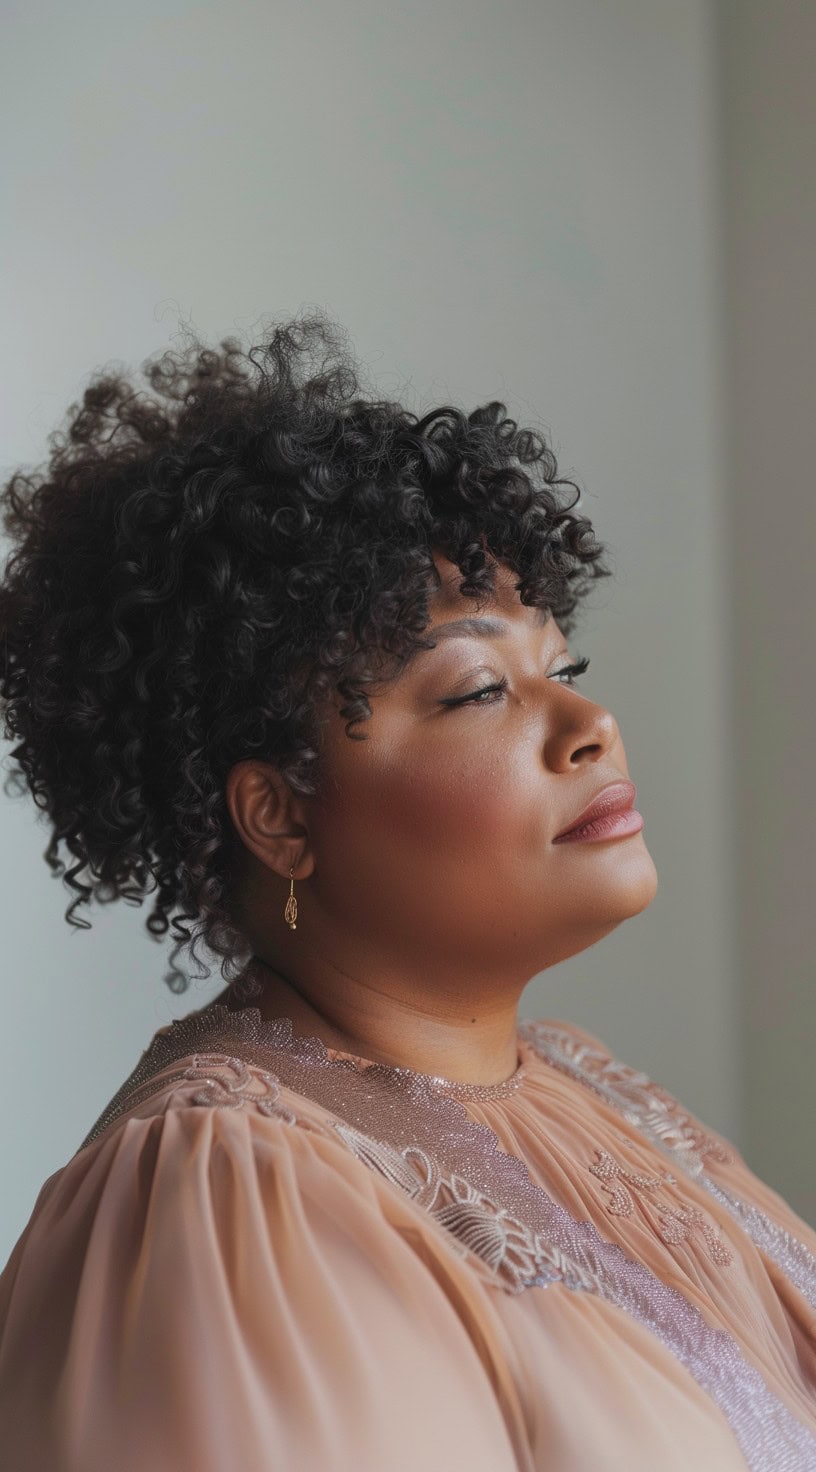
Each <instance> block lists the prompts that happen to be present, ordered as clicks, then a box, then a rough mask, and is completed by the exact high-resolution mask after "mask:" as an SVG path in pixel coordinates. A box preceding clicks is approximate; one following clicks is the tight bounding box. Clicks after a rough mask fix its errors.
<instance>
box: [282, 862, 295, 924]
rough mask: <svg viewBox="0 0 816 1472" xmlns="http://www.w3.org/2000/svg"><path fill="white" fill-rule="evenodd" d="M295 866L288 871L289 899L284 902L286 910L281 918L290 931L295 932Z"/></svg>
mask: <svg viewBox="0 0 816 1472" xmlns="http://www.w3.org/2000/svg"><path fill="white" fill-rule="evenodd" d="M294 874H295V866H294V864H293V865H292V867H291V869H290V870H289V898H288V900H287V901H286V909H285V910H284V912H283V918H284V920H285V921H286V924H287V925H288V926H289V929H290V930H297V900H296V899H295V879H294Z"/></svg>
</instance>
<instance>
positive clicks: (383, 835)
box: [216, 553, 657, 1084]
mask: <svg viewBox="0 0 816 1472" xmlns="http://www.w3.org/2000/svg"><path fill="white" fill-rule="evenodd" d="M434 562H435V564H436V567H437V571H438V573H439V575H440V579H441V584H440V587H439V588H438V589H437V590H435V591H434V593H433V595H432V600H431V615H432V621H431V629H430V630H429V631H428V632H429V633H430V634H431V636H432V637H435V635H434V632H433V631H435V630H436V629H437V628H438V627H439V626H441V625H442V624H444V623H446V622H448V621H452V620H457V619H461V618H474V617H480V616H481V617H488V616H490V617H494V618H496V617H498V618H502V619H504V620H506V621H507V624H508V630H507V632H506V633H504V634H502V635H497V634H494V635H492V636H491V637H489V638H477V637H474V636H473V635H470V636H468V637H463V638H460V637H457V638H452V637H448V638H445V637H442V638H440V639H439V640H438V642H437V645H436V648H434V649H432V650H427V651H425V650H423V651H421V652H420V653H418V654H417V655H415V656H414V658H413V660H412V661H411V662H410V663H409V664H408V666H407V668H406V669H405V670H404V671H403V672H402V674H401V675H400V676H399V677H398V678H397V679H396V680H393V681H391V682H390V684H388V685H387V686H383V687H381V688H380V689H379V690H378V691H377V692H376V693H371V694H370V700H371V706H372V716H371V719H370V720H368V721H366V722H364V723H363V724H362V726H361V727H360V728H359V729H361V730H365V732H366V734H367V739H366V740H364V741H357V740H351V739H349V738H348V737H347V736H346V734H345V730H344V722H343V719H342V717H341V716H340V715H339V711H338V709H337V708H336V707H335V708H334V709H333V710H331V711H330V712H328V713H327V715H326V719H325V725H324V728H323V742H324V753H325V757H324V772H325V774H326V780H325V781H324V782H323V784H322V785H321V789H320V792H319V793H318V794H317V795H316V796H314V797H310V798H303V797H300V796H298V795H296V794H294V793H292V792H291V791H290V789H289V788H288V787H287V785H286V784H285V783H284V782H283V781H282V779H281V778H280V776H279V774H278V773H277V771H276V770H275V768H274V767H273V766H271V765H269V764H265V763H261V762H257V761H248V762H241V763H238V764H237V765H236V766H235V767H233V768H232V770H231V771H230V773H229V777H228V780H227V789H226V795H227V802H228V806H229V811H230V815H231V818H232V821H233V823H234V824H235V827H236V829H237V831H238V833H239V835H240V837H241V840H242V842H243V844H244V846H245V848H246V858H247V870H246V878H245V882H244V886H243V889H242V904H243V908H244V911H245V914H246V917H247V932H248V935H249V938H250V941H251V943H252V946H253V950H254V952H255V957H256V960H255V962H254V963H253V974H255V975H257V977H258V978H259V980H260V981H261V983H262V985H263V993H262V996H261V998H259V999H258V1001H257V1004H256V1005H257V1006H258V1007H259V1009H260V1011H261V1014H262V1016H263V1017H264V1018H268V1019H272V1018H275V1017H281V1016H286V1017H290V1018H291V1019H292V1023H293V1026H294V1030H295V1032H296V1033H297V1034H301V1035H314V1036H317V1037H319V1038H321V1039H322V1040H323V1042H324V1043H326V1044H327V1045H328V1046H329V1047H332V1048H336V1049H340V1050H343V1051H346V1052H349V1053H353V1054H355V1055H357V1056H358V1057H362V1058H366V1059H372V1060H374V1061H376V1062H383V1063H388V1064H397V1065H400V1066H403V1067H408V1068H412V1069H416V1070H418V1071H420V1072H422V1073H430V1074H437V1075H442V1076H444V1077H445V1078H449V1079H455V1080H457V1081H459V1082H465V1083H481V1084H495V1083H498V1082H500V1081H501V1080H503V1079H506V1078H508V1077H509V1076H510V1075H511V1074H512V1073H513V1072H514V1071H515V1069H516V1066H517V1062H518V1052H517V1046H516V1028H517V1025H518V1015H517V1013H518V1003H519V999H520V997H521V994H522V992H523V991H524V988H525V987H526V985H527V983H528V981H529V980H530V979H531V977H532V976H534V975H536V974H538V973H539V972H541V971H543V970H544V969H546V968H547V967H548V966H554V965H556V964H557V963H558V962H559V961H563V960H565V959H566V958H567V957H568V956H573V955H576V954H577V953H578V952H580V951H583V950H585V949H586V948H587V947H588V946H591V945H594V944H595V943H596V942H597V941H599V940H601V938H602V937H603V936H605V935H607V934H608V933H609V932H610V931H611V930H614V929H615V928H616V926H618V925H620V924H621V922H622V921H623V920H626V919H627V918H629V917H630V916H632V915H637V914H639V913H640V912H641V911H642V910H644V909H645V908H646V906H647V905H648V904H650V902H651V901H652V899H653V898H654V896H655V894H656V892H657V872H656V869H655V866H654V863H653V861H652V858H651V856H650V854H649V852H648V849H647V848H646V844H645V842H644V838H643V832H642V831H641V832H640V833H636V834H633V835H632V836H630V837H627V838H618V839H609V840H605V841H601V842H595V843H586V844H575V843H573V844H556V845H553V843H552V840H553V838H554V836H555V835H556V834H557V833H559V832H561V831H562V830H563V829H564V828H565V827H568V826H569V825H570V824H571V823H572V822H574V820H575V818H576V817H577V815H578V814H579V813H580V812H581V811H582V810H583V809H584V808H585V807H586V806H587V804H588V803H589V802H590V801H591V800H592V798H593V797H594V795H595V794H596V792H597V791H598V789H599V788H601V787H603V786H606V785H607V784H608V783H609V782H612V781H615V780H617V779H619V778H627V777H629V772H628V769H627V765H626V755H625V752H624V748H623V742H622V740H621V735H620V732H619V730H618V726H617V722H616V721H615V718H614V716H613V715H612V714H611V713H610V712H609V711H608V710H607V709H606V708H605V707H604V706H602V705H598V704H597V703H596V702H594V701H592V700H591V699H590V698H589V697H588V696H587V695H586V694H583V693H582V692H581V690H580V688H579V684H578V683H576V684H573V685H570V684H569V683H568V677H563V678H561V679H559V678H558V672H559V671H561V670H563V669H564V668H565V667H566V666H567V665H568V664H570V663H572V660H573V655H572V653H571V651H570V650H569V648H568V645H567V642H566V640H565V639H564V636H563V635H562V633H561V631H560V629H559V628H558V625H557V623H556V622H555V620H554V619H552V618H550V619H549V620H548V621H547V622H546V623H544V622H543V615H542V614H541V613H540V611H539V610H538V609H536V608H530V607H525V605H524V604H522V603H521V601H520V599H519V596H518V593H517V591H516V589H515V587H514V575H513V573H512V571H511V570H510V569H509V568H508V567H507V566H505V565H502V564H499V566H498V570H497V586H496V596H495V598H494V599H491V600H489V601H488V602H483V603H482V602H480V603H478V604H476V603H475V602H474V600H473V599H472V598H465V597H463V596H462V595H461V594H460V593H459V592H458V586H457V585H458V583H459V581H460V579H461V574H460V572H459V569H458V568H457V567H456V566H455V565H454V564H453V563H451V562H449V561H448V560H447V559H446V558H445V557H444V556H443V555H442V554H441V553H435V554H434ZM502 677H505V678H506V679H507V681H508V688H507V690H506V691H505V692H504V693H500V692H497V691H491V692H490V693H488V694H485V695H484V696H481V697H479V699H478V700H476V701H475V702H470V703H468V704H465V705H461V706H458V707H445V706H443V705H440V704H439V700H440V699H443V698H448V697H456V696H460V695H466V694H469V693H471V692H474V691H476V690H478V689H480V688H482V687H484V686H486V685H490V684H492V683H493V682H495V681H497V680H500V679H502ZM579 680H580V677H579ZM292 865H293V866H294V880H295V895H296V897H297V900H298V919H297V929H296V930H290V928H289V927H288V926H287V924H286V922H285V920H284V917H283V911H284V905H285V903H286V898H287V895H288V893H289V869H290V866H292ZM216 1000H218V1001H222V1002H225V1003H226V1004H227V1005H240V1004H237V1003H235V1002H234V1001H233V1002H232V1003H231V1002H230V998H229V996H228V994H227V993H226V992H225V993H222V994H221V996H220V997H218V998H217V999H216Z"/></svg>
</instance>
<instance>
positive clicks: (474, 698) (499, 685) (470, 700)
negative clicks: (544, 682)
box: [440, 657, 589, 706]
mask: <svg viewBox="0 0 816 1472" xmlns="http://www.w3.org/2000/svg"><path fill="white" fill-rule="evenodd" d="M588 667H589V660H588V659H587V658H586V657H585V658H583V659H579V660H577V661H576V663H575V664H565V665H564V668H563V669H561V670H556V673H555V675H548V677H547V678H548V679H550V680H553V679H555V678H556V676H557V675H569V676H570V678H569V680H568V681H567V688H569V687H570V686H571V685H574V684H575V679H576V676H578V675H582V674H583V673H584V671H585V670H586V669H588ZM506 689H507V677H506V676H505V677H504V678H503V679H501V680H497V681H496V683H495V684H493V685H483V686H482V688H481V690H472V691H471V693H470V695H460V696H457V697H456V699H455V700H443V701H441V702H440V704H442V705H448V706H450V705H467V704H470V705H492V704H493V701H492V700H479V698H478V697H479V696H480V695H487V694H488V693H489V692H490V691H491V690H497V691H498V692H499V694H503V693H504V691H505V690H506Z"/></svg>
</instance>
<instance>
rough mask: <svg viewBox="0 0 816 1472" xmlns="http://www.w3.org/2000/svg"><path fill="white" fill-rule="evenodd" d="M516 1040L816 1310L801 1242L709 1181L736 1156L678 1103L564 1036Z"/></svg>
mask: <svg viewBox="0 0 816 1472" xmlns="http://www.w3.org/2000/svg"><path fill="white" fill-rule="evenodd" d="M519 1034H520V1036H521V1037H522V1038H523V1039H524V1040H525V1041H526V1042H528V1043H529V1044H530V1046H531V1047H532V1048H533V1050H534V1051H535V1053H536V1054H537V1055H538V1057H539V1058H542V1059H543V1060H544V1061H545V1062H547V1063H549V1064H551V1065H552V1067H553V1068H557V1069H559V1070H561V1072H563V1073H567V1074H569V1076H570V1077H571V1078H574V1079H577V1080H578V1082H579V1083H582V1084H585V1085H586V1086H587V1087H588V1088H591V1089H593V1090H594V1091H595V1093H597V1094H599V1095H600V1096H601V1098H603V1099H605V1100H606V1101H607V1103H609V1104H612V1105H613V1106H614V1107H615V1108H616V1109H618V1110H619V1111H620V1113H621V1114H622V1115H623V1116H624V1118H625V1119H626V1120H627V1121H628V1122H629V1124H631V1125H634V1127H635V1128H636V1129H638V1130H640V1131H641V1133H642V1134H644V1135H645V1136H646V1137H647V1138H648V1139H649V1140H651V1141H652V1143H653V1144H655V1145H657V1147H658V1149H660V1150H662V1151H663V1153H664V1154H666V1155H668V1156H669V1157H670V1159H672V1160H674V1161H676V1163H677V1164H678V1165H680V1166H681V1167H682V1169H683V1170H685V1171H686V1173H687V1174H688V1175H689V1176H691V1177H692V1178H693V1179H694V1180H696V1181H697V1182H698V1184H699V1185H701V1186H703V1187H704V1188H705V1190H706V1191H708V1192H709V1193H710V1194H711V1195H712V1196H713V1197H714V1198H715V1199H716V1200H717V1201H719V1202H720V1204H721V1205H722V1206H724V1207H725V1209H726V1211H728V1212H729V1213H730V1214H731V1216H732V1217H733V1218H734V1220H735V1221H736V1222H738V1223H739V1225H740V1227H742V1229H743V1231H745V1232H746V1233H747V1235H748V1236H749V1237H750V1238H751V1240H752V1242H753V1243H754V1245H755V1246H756V1247H758V1248H759V1249H760V1250H761V1251H762V1252H764V1253H765V1254H766V1255H767V1256H768V1257H770V1258H771V1259H772V1261H773V1262H775V1263H776V1265H777V1267H780V1268H781V1269H782V1271H783V1273H785V1274H786V1275H787V1277H788V1278H790V1280H791V1282H792V1283H793V1284H794V1286H795V1287H796V1288H798V1290H799V1292H800V1293H801V1294H802V1296H803V1298H805V1299H806V1300H807V1302H808V1303H809V1304H810V1305H811V1307H813V1308H816V1257H814V1255H813V1253H812V1252H811V1251H810V1249H809V1248H808V1247H807V1246H806V1245H805V1243H804V1242H801V1241H800V1240H799V1239H798V1238H797V1237H794V1236H793V1235H792V1234H791V1233H790V1232H788V1231H787V1229H786V1228H785V1227H782V1226H781V1225H780V1224H779V1223H778V1222H775V1221H773V1220H772V1219H771V1218H770V1217H769V1216H767V1214H766V1213H765V1212H763V1211H760V1209H759V1207H756V1206H754V1205H752V1204H751V1203H749V1202H747V1201H744V1200H742V1198H741V1197H739V1196H738V1195H736V1193H735V1192H733V1191H730V1190H729V1189H728V1188H727V1187H725V1186H722V1185H721V1184H720V1183H719V1182H717V1181H715V1180H713V1179H712V1177H711V1176H710V1175H708V1174H707V1172H706V1169H705V1165H706V1162H707V1160H716V1161H719V1162H720V1163H721V1164H724V1165H732V1164H733V1163H734V1160H735V1157H734V1154H733V1152H732V1151H730V1150H726V1149H725V1148H724V1147H723V1146H722V1145H721V1144H719V1143H718V1142H717V1141H716V1140H714V1139H713V1138H712V1136H711V1135H710V1134H708V1132H707V1131H706V1130H705V1129H704V1128H703V1126H702V1125H701V1124H700V1122H699V1121H698V1120H695V1119H693V1118H692V1116H691V1115H689V1114H687V1113H686V1112H685V1111H684V1109H683V1107H682V1105H681V1104H680V1102H679V1100H677V1099H675V1098H674V1097H673V1095H671V1094H669V1093H667V1091H666V1090H665V1089H662V1088H660V1086H659V1085H658V1084H656V1083H655V1082H654V1081H653V1080H652V1079H650V1078H649V1077H648V1075H647V1074H645V1073H640V1072H638V1071H637V1070H636V1069H634V1068H630V1067H629V1066H628V1065H627V1064H625V1063H621V1062H620V1060H619V1059H617V1058H614V1057H613V1056H612V1054H610V1053H608V1052H605V1051H604V1052H602V1051H599V1050H598V1049H597V1048H594V1047H591V1046H590V1045H589V1044H588V1043H585V1042H582V1041H581V1039H580V1038H577V1037H576V1036H575V1035H574V1034H573V1033H570V1032H567V1031H566V1029H564V1028H559V1027H555V1026H553V1025H552V1024H550V1023H546V1022H538V1021H530V1022H523V1023H521V1024H520V1027H519Z"/></svg>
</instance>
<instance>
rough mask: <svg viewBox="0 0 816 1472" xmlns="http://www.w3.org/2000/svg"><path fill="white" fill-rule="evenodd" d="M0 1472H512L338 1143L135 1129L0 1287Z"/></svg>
mask: <svg viewBox="0 0 816 1472" xmlns="http://www.w3.org/2000/svg"><path fill="white" fill-rule="evenodd" d="M0 1325H2V1329H1V1330H0V1446H2V1448H3V1458H2V1461H3V1467H4V1469H5V1472H45V1469H48V1472H111V1468H116V1472H236V1469H238V1468H246V1469H249V1472H266V1469H269V1472H273V1469H274V1472H290V1469H291V1472H327V1469H329V1468H331V1469H332V1472H346V1469H348V1472H351V1469H354V1472H361V1469H363V1472H367V1469H371V1472H374V1469H376V1472H408V1469H411V1472H416V1469H417V1468H431V1467H434V1468H435V1467H444V1466H448V1465H456V1466H459V1465H463V1466H467V1467H468V1469H469V1472H516V1469H517V1467H518V1462H517V1460H516V1458H515V1456H514V1454H513V1448H512V1446H511V1443H510V1440H509V1437H508V1431H507V1429H506V1422H505V1420H504V1418H503V1415H502V1412H501V1408H500V1404H499V1401H498V1399H497V1397H496V1395H495V1393H494V1387H493V1386H492V1385H491V1380H490V1375H489V1373H488V1370H487V1368H486V1366H485V1361H484V1358H483V1356H482V1355H481V1354H480V1353H479V1352H478V1350H477V1347H476V1346H475V1344H474V1340H473V1337H472V1335H471V1334H470V1333H469V1332H468V1329H467V1327H466V1326H465V1323H464V1322H463V1319H462V1317H461V1315H460V1314H459V1313H458V1312H457V1310H456V1308H455V1306H454V1304H453V1303H452V1301H451V1299H450V1297H449V1296H448V1294H446V1292H445V1291H443V1289H442V1287H441V1286H440V1284H439V1282H438V1281H437V1278H436V1277H435V1275H434V1272H433V1271H432V1270H429V1266H428V1264H427V1263H426V1262H424V1261H423V1258H422V1254H421V1253H418V1252H416V1251H415V1250H413V1249H412V1246H411V1245H410V1243H409V1242H408V1241H406V1238H405V1235H404V1234H401V1233H399V1232H396V1231H393V1230H391V1229H389V1227H388V1224H387V1222H385V1221H384V1219H383V1216H382V1211H381V1209H380V1206H379V1204H378V1200H377V1197H376V1194H375V1186H374V1183H373V1182H372V1181H371V1179H370V1175H369V1173H368V1172H366V1171H365V1169H364V1168H363V1167H361V1166H360V1165H359V1164H358V1163H357V1162H356V1161H354V1160H353V1158H351V1157H350V1155H349V1153H348V1152H347V1151H345V1150H344V1149H343V1148H342V1147H341V1146H340V1145H336V1144H335V1143H334V1142H333V1141H331V1140H329V1139H325V1138H322V1137H320V1136H317V1135H311V1134H309V1132H308V1131H304V1130H300V1129H298V1128H295V1127H292V1126H290V1125H288V1124H286V1123H285V1122H282V1121H280V1120H277V1119H270V1118H264V1117H262V1116H261V1115H259V1114H258V1113H255V1112H250V1111H246V1110H240V1109H230V1108H204V1109H202V1108H194V1107H172V1108H167V1109H166V1110H165V1111H164V1112H163V1113H157V1114H152V1115H149V1116H148V1117H141V1116H131V1117H129V1118H126V1119H125V1120H124V1121H123V1122H121V1123H120V1124H119V1125H118V1126H117V1127H116V1128H115V1129H112V1130H109V1131H108V1132H107V1133H105V1134H103V1135H102V1136H101V1138H99V1139H98V1140H97V1141H96V1142H95V1143H94V1144H93V1145H90V1146H88V1147H86V1148H85V1149H83V1150H80V1151H79V1152H78V1153H77V1154H76V1155H75V1156H74V1157H73V1159H72V1160H71V1161H69V1162H68V1164H67V1165H66V1166H64V1167H63V1168H62V1169H61V1170H60V1171H58V1172H57V1173H56V1174H55V1175H53V1176H51V1177H49V1179H48V1180H47V1181H46V1182H45V1184H44V1185H43V1187H42V1189H41V1191H40V1194H39V1196H38V1198H37V1202H36V1205H35V1208H34V1211H33V1213H32V1216H31V1218H30V1220H29V1223H28V1225H27V1227H26V1228H25V1230H24V1232H23V1234H22V1236H21V1237H20V1238H19V1240H18V1242H17V1244H16V1246H15V1248H14V1250H13V1252H12V1255H11V1257H10V1259H9V1261H8V1264H7V1266H6V1268H5V1270H4V1272H3V1274H2V1276H0Z"/></svg>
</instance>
